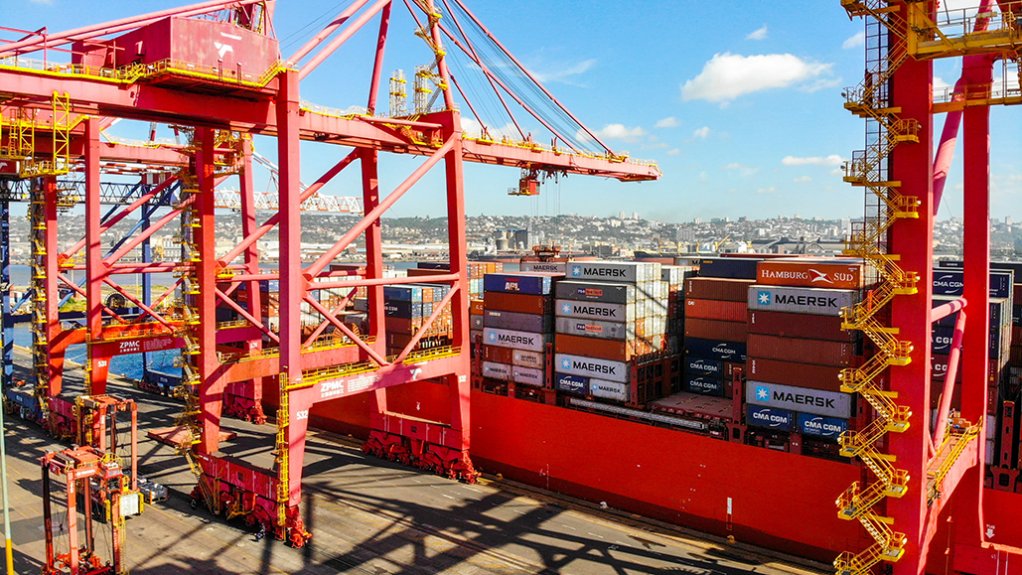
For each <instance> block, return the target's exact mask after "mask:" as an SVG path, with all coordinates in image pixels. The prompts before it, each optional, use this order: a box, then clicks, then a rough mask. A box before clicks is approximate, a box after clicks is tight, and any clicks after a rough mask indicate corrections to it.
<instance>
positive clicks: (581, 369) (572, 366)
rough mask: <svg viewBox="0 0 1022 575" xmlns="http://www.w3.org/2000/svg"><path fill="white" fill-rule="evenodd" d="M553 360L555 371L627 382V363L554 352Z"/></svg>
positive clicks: (629, 373) (628, 370)
mask: <svg viewBox="0 0 1022 575" xmlns="http://www.w3.org/2000/svg"><path fill="white" fill-rule="evenodd" d="M554 361H555V365H556V369H557V371H559V372H561V373H567V374H570V375H580V376H582V377H589V378H596V379H605V380H609V381H616V382H620V383H626V382H628V379H629V376H630V375H631V370H630V369H629V367H628V365H627V364H626V363H625V362H621V361H610V360H606V359H599V358H592V357H585V356H580V355H570V354H564V353H558V354H556V356H555V358H554Z"/></svg>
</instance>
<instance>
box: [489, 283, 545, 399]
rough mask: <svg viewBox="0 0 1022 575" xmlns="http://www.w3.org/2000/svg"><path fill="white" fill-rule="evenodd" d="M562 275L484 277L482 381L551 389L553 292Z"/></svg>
mask: <svg viewBox="0 0 1022 575" xmlns="http://www.w3.org/2000/svg"><path fill="white" fill-rule="evenodd" d="M561 277H563V276H562V275H561V274H555V273H545V272H516V273H495V274H486V276H485V277H484V280H483V289H484V293H483V307H482V321H483V334H482V336H483V337H482V341H483V347H482V360H483V361H482V376H483V378H484V379H487V380H491V381H498V382H503V383H505V384H507V383H510V384H515V385H522V386H527V387H532V388H544V387H549V381H550V377H549V375H550V370H549V368H548V365H549V363H550V362H549V346H550V344H551V343H552V342H553V290H554V286H555V285H556V283H557V280H558V279H560V278H561Z"/></svg>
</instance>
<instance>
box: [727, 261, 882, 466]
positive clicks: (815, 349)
mask: <svg viewBox="0 0 1022 575" xmlns="http://www.w3.org/2000/svg"><path fill="white" fill-rule="evenodd" d="M863 272H864V269H863V264H862V262H861V261H859V260H846V259H836V260H818V259H803V258H786V259H772V260H766V261H762V262H759V264H758V265H757V283H756V285H753V286H752V287H751V288H750V289H749V292H748V306H749V312H748V330H749V338H748V354H749V358H748V363H747V370H748V371H747V376H748V380H747V382H746V390H745V392H746V395H745V399H746V403H747V407H746V414H745V415H746V423H747V424H748V425H749V426H750V427H752V428H758V429H759V430H760V431H759V432H758V433H750V435H752V436H754V442H756V443H760V444H763V445H764V446H770V447H777V446H780V445H783V444H784V443H785V442H787V441H788V440H789V438H788V437H787V436H786V435H787V433H786V432H797V433H800V434H802V436H803V442H802V443H801V444H802V445H803V448H807V449H810V450H812V451H813V452H815V453H817V454H821V455H827V454H829V455H834V454H836V453H837V445H836V442H837V438H838V436H839V435H840V434H841V433H842V432H844V431H845V430H847V429H848V428H849V426H850V419H851V417H852V416H853V404H854V401H853V398H852V396H851V395H850V394H847V393H842V392H841V390H840V380H839V378H838V376H839V374H840V372H841V370H842V369H845V368H848V367H852V366H853V365H855V364H856V361H857V359H858V357H859V356H860V355H861V335H860V334H859V333H858V332H849V331H843V330H842V329H841V318H840V316H839V315H838V314H839V312H840V310H841V308H843V307H849V306H852V305H854V304H855V303H857V302H858V301H859V299H860V297H861V293H862V287H863V281H864V273H863ZM821 286H826V287H821ZM751 431H752V430H750V432H751ZM791 443H795V442H791Z"/></svg>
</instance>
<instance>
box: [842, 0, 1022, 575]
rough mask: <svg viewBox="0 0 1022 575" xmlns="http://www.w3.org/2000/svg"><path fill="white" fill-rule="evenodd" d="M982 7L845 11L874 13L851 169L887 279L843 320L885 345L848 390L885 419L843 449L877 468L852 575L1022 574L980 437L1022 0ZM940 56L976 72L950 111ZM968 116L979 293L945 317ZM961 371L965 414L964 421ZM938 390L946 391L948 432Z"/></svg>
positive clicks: (857, 498) (846, 569)
mask: <svg viewBox="0 0 1022 575" xmlns="http://www.w3.org/2000/svg"><path fill="white" fill-rule="evenodd" d="M976 4H977V6H974V7H971V8H968V9H949V8H948V7H944V6H941V7H939V9H938V2H935V1H933V0H929V1H911V0H842V2H841V5H842V6H843V7H844V8H845V9H846V10H847V11H848V14H849V15H850V16H852V17H864V18H865V19H866V60H867V61H866V72H865V77H864V80H863V82H862V83H861V84H860V85H858V86H856V87H854V88H849V89H847V90H846V91H845V96H846V98H847V101H846V103H845V107H846V108H847V109H848V110H849V111H851V112H852V113H853V114H855V115H857V116H860V117H862V118H864V119H865V120H866V125H867V130H866V133H867V138H866V146H867V147H866V149H865V150H862V151H858V152H855V153H854V154H853V155H852V159H851V161H849V162H848V163H846V165H845V180H846V181H847V182H849V183H851V184H852V185H855V186H860V187H863V188H865V190H866V197H867V202H866V206H867V210H866V217H865V219H864V221H863V222H862V223H861V225H860V226H859V227H858V228H857V229H855V230H854V231H853V234H852V242H851V249H850V253H852V254H855V255H858V256H861V257H863V258H865V259H866V260H868V261H869V262H871V263H872V264H874V266H875V267H876V269H877V271H878V275H879V278H878V279H879V283H878V287H877V288H876V289H874V290H872V291H871V293H870V294H869V297H868V298H866V300H865V301H864V302H863V303H862V304H860V305H857V306H856V307H854V308H849V309H846V310H844V313H843V317H844V326H845V329H852V330H859V331H862V332H863V333H864V334H865V335H866V336H867V337H868V339H869V340H870V341H871V342H872V344H873V346H874V349H875V350H876V351H875V353H874V355H873V356H872V357H870V358H869V359H868V360H867V361H866V363H865V364H863V365H862V366H860V367H857V368H852V369H848V370H845V371H844V372H843V373H842V389H843V390H844V391H848V392H854V393H858V394H860V395H861V396H862V398H863V399H864V400H865V401H866V402H867V403H868V404H869V405H870V406H871V408H872V411H873V413H874V415H875V419H874V421H873V422H872V423H871V424H870V425H868V426H867V427H865V428H864V429H861V430H859V431H857V432H847V433H845V434H843V435H842V437H841V449H842V453H843V454H844V455H847V456H853V457H858V458H859V459H860V460H861V461H862V462H863V463H864V465H865V468H866V469H868V473H867V477H868V481H866V482H856V483H854V484H853V485H851V486H850V487H849V488H848V490H846V491H845V492H844V493H843V494H841V495H840V496H839V498H838V500H837V507H838V516H839V517H841V518H842V519H847V520H857V521H859V522H861V523H862V525H863V526H864V527H865V529H866V531H867V533H868V534H869V536H870V539H872V540H873V541H872V545H870V546H868V547H867V548H866V549H864V550H857V551H851V552H847V553H843V554H842V555H841V556H840V557H838V558H837V559H836V560H835V562H834V566H835V568H836V572H837V573H838V574H839V575H852V574H856V575H857V574H863V573H873V572H876V571H875V569H876V568H877V566H878V565H879V564H881V563H885V564H890V571H888V572H893V573H894V574H896V575H900V574H912V575H918V574H921V573H924V572H927V571H926V570H927V565H930V568H931V569H933V568H934V567H933V566H935V565H940V566H941V569H942V570H947V572H949V573H971V574H979V573H1009V572H1015V570H1017V567H1012V565H1017V563H1018V554H1020V553H1022V549H1019V548H1015V547H1011V546H1006V545H1003V544H998V543H996V542H995V541H991V538H992V537H993V536H994V534H993V533H992V532H990V531H988V529H987V527H986V525H985V523H984V521H983V509H984V507H983V498H984V479H985V468H986V462H985V452H984V449H983V448H982V441H981V440H980V438H981V437H982V436H983V435H984V434H986V433H987V430H984V429H983V422H984V421H985V420H986V416H987V413H988V405H990V404H988V399H990V398H989V397H988V394H989V393H991V389H990V388H989V387H988V382H987V373H988V362H989V359H988V357H987V337H988V334H989V325H990V317H989V309H988V307H987V305H986V301H987V298H988V295H987V294H988V290H989V276H988V270H989V265H990V253H989V248H990V215H991V214H990V156H989V154H990V141H989V138H990V107H991V106H993V105H1000V104H1018V103H1020V102H1022V95H1020V93H1019V90H1018V87H1017V86H1018V85H1017V83H1015V82H1013V81H1014V80H1015V78H1017V77H1018V70H1019V68H1018V62H1019V52H1018V50H1019V46H1020V45H1022V42H1020V41H1022V28H1020V26H1019V21H1018V18H1019V16H1020V15H1022V3H1020V2H1016V1H1007V0H1004V1H1001V0H997V1H996V2H993V1H990V0H976ZM937 58H962V62H963V71H962V79H961V80H960V81H959V82H958V83H957V84H956V85H955V88H954V90H952V91H950V92H949V93H948V94H945V95H939V94H938V97H937V98H936V101H935V98H934V92H933V61H934V60H935V59H937ZM995 64H999V65H1001V66H1003V69H1002V75H1001V80H1000V82H999V83H1000V85H998V83H995V82H994V77H993V69H994V65H995ZM942 112H947V113H948V114H949V117H948V120H947V126H946V128H945V133H944V137H943V139H942V141H941V146H940V147H939V153H938V154H937V155H936V156H935V154H934V147H933V144H932V142H933V126H934V121H933V120H934V114H937V113H942ZM959 121H960V122H961V123H962V125H963V132H964V144H963V151H964V160H965V162H964V163H965V172H964V174H963V177H964V184H965V189H964V234H963V239H964V255H965V257H964V260H965V262H964V284H965V286H964V294H963V296H964V297H962V298H961V299H959V300H957V301H954V302H950V303H947V304H945V305H942V306H940V307H937V308H933V309H931V307H932V304H931V299H932V297H931V296H932V271H931V270H932V266H933V263H934V262H933V221H934V215H935V213H936V211H937V207H938V205H939V202H940V195H941V192H942V190H943V184H944V178H945V176H946V172H947V169H948V167H949V164H950V156H951V151H952V150H953V148H954V138H955V135H956V133H957V130H958V123H959ZM967 303H971V304H972V305H968V307H966V305H967ZM966 311H968V328H967V329H966V325H965V324H966V322H965V317H966V313H965V312H966ZM955 313H957V314H958V319H957V322H958V323H957V325H956V329H955V336H954V340H953V344H952V345H953V348H954V350H953V351H952V354H951V359H950V361H949V366H948V374H947V376H946V378H945V379H944V382H945V383H944V386H943V389H934V390H931V389H930V381H931V379H930V349H931V324H932V323H933V322H936V321H938V320H940V319H941V318H944V317H947V316H948V315H950V314H955ZM959 364H960V365H961V371H962V378H961V382H962V386H961V412H960V414H959V415H958V416H955V417H951V416H950V412H951V410H950V406H951V397H952V391H953V388H954V386H955V381H956V371H957V367H958V365H959ZM931 392H932V393H940V394H942V402H941V404H940V407H939V408H938V409H937V410H936V421H933V422H931V414H930V408H931V403H930V397H931ZM996 392H997V388H996V383H995V384H994V388H993V393H994V394H996ZM931 429H932V431H931ZM991 431H992V430H991ZM945 550H947V554H946V555H945V553H944V551H945ZM1013 558H1014V559H1015V561H1011V562H1010V564H1009V561H1010V560H1011V559H1013ZM1009 568H1010V569H1011V570H1010V569H1009ZM942 572H943V571H942Z"/></svg>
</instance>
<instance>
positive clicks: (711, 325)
mask: <svg viewBox="0 0 1022 575" xmlns="http://www.w3.org/2000/svg"><path fill="white" fill-rule="evenodd" d="M748 330H749V328H748V324H747V323H746V322H744V321H717V320H712V319H695V318H685V337H694V338H701V339H719V340H724V341H745V340H746V339H747V338H748V337H749V331H748Z"/></svg>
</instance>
